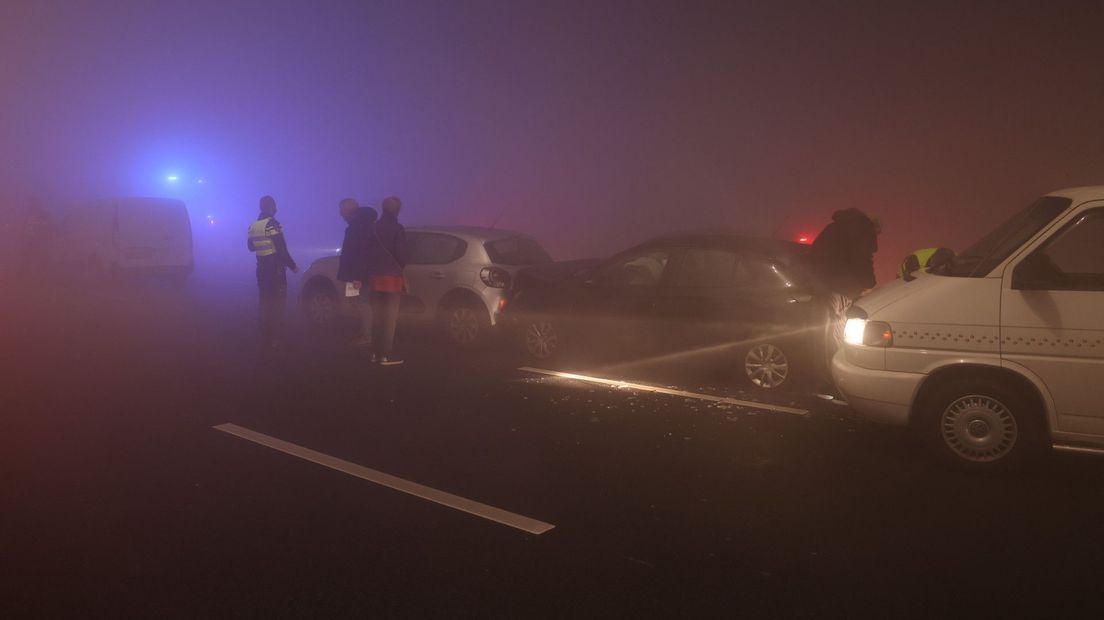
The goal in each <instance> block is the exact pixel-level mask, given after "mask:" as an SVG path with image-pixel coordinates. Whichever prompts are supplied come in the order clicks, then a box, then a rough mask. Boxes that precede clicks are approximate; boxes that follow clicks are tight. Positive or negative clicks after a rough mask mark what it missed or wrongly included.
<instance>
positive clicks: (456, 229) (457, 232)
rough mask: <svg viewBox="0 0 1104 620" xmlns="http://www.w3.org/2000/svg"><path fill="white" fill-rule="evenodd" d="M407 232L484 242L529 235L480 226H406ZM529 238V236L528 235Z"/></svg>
mask: <svg viewBox="0 0 1104 620" xmlns="http://www.w3.org/2000/svg"><path fill="white" fill-rule="evenodd" d="M406 230H407V231H408V232H424V233H440V234H445V235H453V236H456V237H461V238H462V239H464V240H465V241H474V242H485V241H496V240H499V239H510V238H512V237H530V235H527V234H525V233H520V232H517V231H513V230H506V229H503V228H489V227H482V226H429V225H426V226H408V227H407V228H406ZM530 238H531V237H530Z"/></svg>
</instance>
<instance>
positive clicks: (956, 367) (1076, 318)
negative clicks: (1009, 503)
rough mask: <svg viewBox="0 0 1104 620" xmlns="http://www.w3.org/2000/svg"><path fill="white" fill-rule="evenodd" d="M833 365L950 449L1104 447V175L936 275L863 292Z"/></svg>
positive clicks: (1015, 222)
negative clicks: (1103, 179)
mask: <svg viewBox="0 0 1104 620" xmlns="http://www.w3.org/2000/svg"><path fill="white" fill-rule="evenodd" d="M848 316H849V318H848V321H847V324H846V326H845V334H846V335H845V340H846V344H845V345H844V346H843V347H842V349H841V350H840V351H839V352H838V353H837V354H836V357H835V359H834V360H833V363H832V374H833V376H834V378H835V380H836V383H837V385H838V386H839V388H840V390H841V391H842V392H843V394H844V396H845V397H846V398H847V401H848V402H849V403H850V404H851V406H852V408H854V409H855V410H856V411H858V412H859V413H861V414H863V415H864V416H866V417H868V418H870V419H872V420H875V421H879V422H885V423H889V424H896V425H910V426H911V427H912V428H913V429H914V430H915V432H916V433H918V435H919V437H920V438H921V439H922V440H923V441H924V442H925V443H927V444H928V445H929V446H930V447H931V448H932V449H933V450H934V452H935V454H937V455H939V456H940V457H941V458H943V459H945V460H947V461H949V462H951V463H955V464H959V465H962V466H965V467H968V468H973V469H982V470H984V469H998V468H1006V467H1009V466H1013V465H1017V464H1020V463H1022V462H1024V461H1025V460H1026V459H1028V458H1029V457H1031V456H1032V455H1033V454H1037V453H1039V452H1041V451H1044V450H1046V449H1047V448H1049V447H1050V446H1053V447H1054V448H1055V449H1065V450H1071V451H1088V452H1098V451H1100V452H1104V186H1102V187H1082V188H1074V189H1067V190H1063V191H1059V192H1054V193H1053V194H1050V195H1047V196H1044V197H1042V198H1040V199H1039V200H1037V201H1035V202H1034V203H1032V204H1031V205H1030V206H1029V207H1028V208H1027V209H1025V210H1023V211H1021V212H1020V213H1018V214H1016V215H1015V216H1013V217H1012V218H1011V219H1010V220H1008V221H1007V222H1005V223H1004V224H1001V225H1000V226H999V227H997V228H996V229H995V230H993V231H992V232H991V233H989V234H988V235H986V236H985V237H983V238H982V239H981V240H980V241H978V242H977V243H975V244H974V245H972V246H971V247H969V248H968V249H966V250H965V251H963V252H961V253H960V254H959V255H958V257H957V258H955V259H954V261H953V262H951V263H949V264H947V265H944V266H943V267H941V268H939V269H938V270H937V271H936V272H935V273H931V274H922V275H921V276H920V277H918V278H917V279H916V280H915V281H912V282H896V283H894V284H891V285H889V286H886V287H885V288H882V289H878V290H876V291H875V292H874V293H872V294H870V295H869V296H866V297H863V298H862V299H860V300H858V302H857V303H856V304H855V306H854V307H853V308H852V310H851V313H850V314H849V315H848Z"/></svg>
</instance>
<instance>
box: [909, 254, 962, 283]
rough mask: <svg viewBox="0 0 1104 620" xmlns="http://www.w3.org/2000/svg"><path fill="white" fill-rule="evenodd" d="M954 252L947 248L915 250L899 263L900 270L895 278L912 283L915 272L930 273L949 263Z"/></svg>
mask: <svg viewBox="0 0 1104 620" xmlns="http://www.w3.org/2000/svg"><path fill="white" fill-rule="evenodd" d="M954 255H955V253H954V250H950V249H948V248H924V249H923V250H916V251H915V252H913V253H912V254H909V255H908V256H906V257H905V260H903V261H901V268H900V269H898V270H897V277H898V278H901V279H902V280H904V281H905V282H912V281H913V280H915V279H916V276H914V275H912V274H914V273H916V272H917V271H921V270H922V271H930V270H932V269H935V268H936V267H938V266H940V265H943V264H946V263H948V262H950V260H951V259H952V258H954Z"/></svg>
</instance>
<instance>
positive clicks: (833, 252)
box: [809, 209, 882, 396]
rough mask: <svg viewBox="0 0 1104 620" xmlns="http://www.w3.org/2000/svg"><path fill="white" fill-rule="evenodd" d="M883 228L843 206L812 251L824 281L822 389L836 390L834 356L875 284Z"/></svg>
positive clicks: (821, 293)
mask: <svg viewBox="0 0 1104 620" xmlns="http://www.w3.org/2000/svg"><path fill="white" fill-rule="evenodd" d="M881 232H882V227H881V223H880V222H879V221H878V219H877V218H875V217H872V216H870V215H867V214H866V213H864V212H862V211H860V210H858V209H843V210H840V211H836V212H835V213H833V214H832V221H831V222H830V223H829V224H828V225H827V226H825V227H824V230H823V231H821V233H820V235H818V236H817V238H816V241H814V242H813V247H812V248H811V249H810V252H809V260H810V266H811V268H812V271H813V274H814V275H815V276H816V278H817V281H818V283H819V284H820V291H819V293H818V296H817V297H818V301H819V307H820V309H821V311H822V312H823V313H824V314H823V317H824V332H823V335H822V337H818V338H817V341H818V342H817V344H818V348H820V349H821V351H820V355H819V357H820V359H821V360H822V362H823V366H822V369H821V371H822V373H823V382H824V386H822V388H821V390H820V391H821V393H822V394H825V395H829V396H830V395H831V394H832V393H834V392H835V388H834V387H833V382H832V374H831V364H832V357H833V356H834V355H835V354H836V351H837V350H839V347H840V346H841V345H842V344H843V326H844V323H845V322H846V320H847V310H848V308H850V307H851V304H852V303H854V302H855V300H856V299H858V297H859V296H860V295H862V294H863V292H865V291H867V290H869V289H872V288H874V285H875V283H876V280H875V277H874V253H875V252H877V251H878V235H879V234H880V233H881Z"/></svg>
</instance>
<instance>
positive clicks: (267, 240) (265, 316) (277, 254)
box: [248, 196, 299, 349]
mask: <svg viewBox="0 0 1104 620" xmlns="http://www.w3.org/2000/svg"><path fill="white" fill-rule="evenodd" d="M248 245H249V251H250V252H253V253H254V254H256V255H257V290H258V291H259V293H260V303H259V306H258V313H257V314H258V319H259V322H260V331H261V344H262V345H263V346H264V347H265V348H266V349H276V348H279V347H280V346H281V339H282V338H283V331H284V309H285V308H286V307H287V272H286V270H287V269H291V271H292V272H293V273H299V266H298V265H296V264H295V261H294V260H292V258H291V255H290V254H288V249H287V242H286V241H285V240H284V231H283V228H281V227H280V223H279V222H277V221H276V201H275V200H274V199H273V198H272V196H263V197H261V214H260V215H258V216H257V221H256V222H253V224H251V225H250V226H249V242H248Z"/></svg>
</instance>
